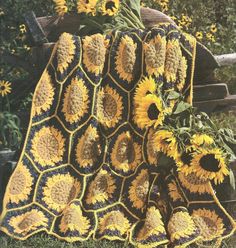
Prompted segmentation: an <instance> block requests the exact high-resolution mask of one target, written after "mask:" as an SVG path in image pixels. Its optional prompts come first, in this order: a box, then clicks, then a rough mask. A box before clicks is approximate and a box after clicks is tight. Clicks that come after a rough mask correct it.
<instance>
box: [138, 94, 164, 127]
mask: <svg viewBox="0 0 236 248" xmlns="http://www.w3.org/2000/svg"><path fill="white" fill-rule="evenodd" d="M165 114H166V113H165V110H164V106H163V102H162V100H161V99H160V98H159V97H158V96H156V95H153V94H149V95H147V96H145V97H143V99H142V102H140V104H139V106H138V107H137V110H136V112H135V116H134V121H135V122H136V123H137V126H138V127H139V128H141V129H144V128H147V127H151V126H154V128H156V127H157V126H160V125H161V124H162V123H163V121H164V118H165Z"/></svg>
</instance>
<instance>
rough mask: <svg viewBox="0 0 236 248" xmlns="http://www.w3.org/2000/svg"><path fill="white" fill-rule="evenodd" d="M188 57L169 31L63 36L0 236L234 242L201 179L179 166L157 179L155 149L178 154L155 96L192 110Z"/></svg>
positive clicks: (164, 107) (42, 86) (167, 108)
mask: <svg viewBox="0 0 236 248" xmlns="http://www.w3.org/2000/svg"><path fill="white" fill-rule="evenodd" d="M195 49H196V41H195V39H194V38H192V37H191V36H190V35H187V34H184V33H182V32H180V31H179V30H177V29H176V28H175V27H173V26H172V25H169V24H160V25H158V26H155V27H153V28H152V29H149V30H144V31H140V30H134V31H132V32H120V31H119V32H118V31H114V32H112V33H111V34H109V35H101V34H94V35H91V36H86V37H78V36H73V35H71V34H68V33H64V34H63V35H61V37H60V39H59V41H58V43H57V44H56V47H55V49H54V51H53V54H52V57H51V59H50V61H49V63H48V65H47V67H46V69H45V70H44V72H43V74H42V77H41V79H40V81H39V83H38V85H37V87H36V90H35V93H34V97H33V103H32V110H31V120H30V124H29V128H28V132H27V137H26V140H25V144H24V148H23V151H22V154H21V157H20V160H19V162H18V164H17V167H16V169H15V171H14V173H13V175H12V176H11V178H10V181H9V184H8V186H7V190H6V194H5V198H4V209H3V213H2V215H1V224H0V229H1V230H2V231H3V232H5V233H7V234H8V235H10V236H12V237H14V238H17V239H21V240H24V239H26V238H28V237H29V236H32V235H33V234H36V233H38V232H41V231H46V232H47V233H48V234H52V235H54V236H56V237H58V238H59V239H62V240H66V241H70V242H72V241H83V240H87V239H89V238H90V237H91V238H94V239H103V238H105V239H109V240H123V241H125V240H128V241H129V242H130V243H131V244H133V245H136V246H138V247H157V246H159V245H168V244H170V245H171V246H174V247H184V246H186V245H188V244H191V243H194V242H197V243H198V244H203V245H206V246H210V247H212V245H215V246H218V245H220V243H221V240H222V239H223V238H225V237H227V236H229V235H230V234H232V232H233V231H234V229H235V224H234V221H233V219H232V218H231V217H230V216H229V214H228V213H227V212H226V211H225V209H224V208H223V207H222V206H221V204H220V203H219V201H218V200H217V198H216V195H215V192H214V191H213V188H212V186H211V183H210V182H209V180H206V179H205V178H203V177H200V176H198V174H197V173H195V172H191V173H187V174H186V173H184V171H182V170H177V167H176V166H173V169H172V170H171V172H168V173H167V174H166V173H164V172H163V169H162V166H161V163H162V162H161V161H160V160H159V158H160V157H159V156H158V151H157V148H158V147H159V149H160V151H162V152H163V151H165V152H166V153H167V154H169V155H170V157H174V156H175V155H176V153H177V150H175V149H174V145H173V144H172V143H173V142H172V141H173V140H172V139H171V136H168V135H169V133H168V132H164V131H163V133H160V135H159V136H158V137H159V139H158V137H156V128H157V127H159V126H161V125H162V123H163V121H164V119H165V117H166V115H168V114H169V113H170V112H171V111H172V109H173V106H174V100H173V99H174V98H173V97H172V98H169V101H165V102H164V101H163V100H162V99H160V98H159V97H158V94H157V93H156V92H158V91H160V92H162V93H163V94H167V93H170V92H171V91H173V90H175V92H179V93H181V94H182V95H183V96H184V99H185V101H186V102H190V103H191V101H192V79H193V73H194V60H195ZM163 136H164V138H166V140H167V142H166V143H165V144H164V143H163V140H164V139H162V140H161V139H160V137H162V138H163ZM167 138H168V139H167ZM212 173H213V172H212ZM209 177H211V174H209ZM219 179H220V178H219Z"/></svg>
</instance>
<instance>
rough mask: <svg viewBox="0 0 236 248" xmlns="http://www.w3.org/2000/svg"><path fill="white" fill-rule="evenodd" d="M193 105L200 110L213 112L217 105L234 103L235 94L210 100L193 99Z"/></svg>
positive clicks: (224, 105)
mask: <svg viewBox="0 0 236 248" xmlns="http://www.w3.org/2000/svg"><path fill="white" fill-rule="evenodd" d="M193 105H194V106H195V107H197V108H198V109H199V110H200V111H204V112H206V113H210V112H213V111H214V110H216V108H219V107H221V108H222V107H227V106H233V105H236V95H229V96H227V97H225V98H224V99H216V100H210V101H198V102H196V101H195V100H194V99H193Z"/></svg>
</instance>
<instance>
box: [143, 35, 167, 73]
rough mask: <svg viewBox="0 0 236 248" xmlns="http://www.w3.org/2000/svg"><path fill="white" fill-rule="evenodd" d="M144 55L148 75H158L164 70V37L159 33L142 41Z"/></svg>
mask: <svg viewBox="0 0 236 248" xmlns="http://www.w3.org/2000/svg"><path fill="white" fill-rule="evenodd" d="M143 47H144V55H145V63H146V70H147V73H148V75H155V76H157V77H158V76H160V75H162V74H163V72H164V65H165V55H166V39H165V37H161V35H160V34H158V35H156V36H155V37H154V38H153V39H151V40H150V41H149V42H148V43H144V46H143Z"/></svg>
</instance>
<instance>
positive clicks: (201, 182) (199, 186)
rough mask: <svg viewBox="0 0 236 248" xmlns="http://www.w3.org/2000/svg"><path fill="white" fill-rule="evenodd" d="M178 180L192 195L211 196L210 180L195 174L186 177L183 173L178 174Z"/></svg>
mask: <svg viewBox="0 0 236 248" xmlns="http://www.w3.org/2000/svg"><path fill="white" fill-rule="evenodd" d="M178 179H179V182H180V184H181V185H182V187H184V188H186V189H187V190H188V191H189V192H191V193H198V194H200V195H201V194H211V186H210V183H209V180H207V179H203V178H199V177H197V176H196V175H195V173H194V172H192V173H189V174H188V175H185V174H184V173H183V172H181V171H179V172H178Z"/></svg>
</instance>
